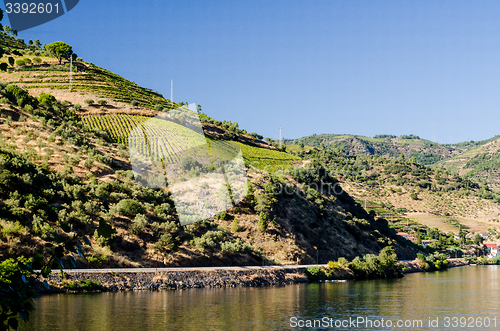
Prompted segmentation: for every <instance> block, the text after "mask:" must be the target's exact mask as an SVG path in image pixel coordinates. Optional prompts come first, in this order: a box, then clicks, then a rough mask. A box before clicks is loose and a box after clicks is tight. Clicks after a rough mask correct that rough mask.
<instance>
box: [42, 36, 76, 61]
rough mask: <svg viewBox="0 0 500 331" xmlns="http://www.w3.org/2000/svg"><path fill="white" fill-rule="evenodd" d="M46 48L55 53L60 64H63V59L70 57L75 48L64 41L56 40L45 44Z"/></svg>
mask: <svg viewBox="0 0 500 331" xmlns="http://www.w3.org/2000/svg"><path fill="white" fill-rule="evenodd" d="M45 49H46V50H47V51H49V52H50V53H52V54H53V55H55V56H56V57H57V58H58V59H59V64H61V62H62V59H66V60H67V59H69V57H70V56H71V55H72V54H73V48H72V47H71V45H68V44H66V43H64V42H62V41H56V42H53V43H52V44H48V45H47V46H45Z"/></svg>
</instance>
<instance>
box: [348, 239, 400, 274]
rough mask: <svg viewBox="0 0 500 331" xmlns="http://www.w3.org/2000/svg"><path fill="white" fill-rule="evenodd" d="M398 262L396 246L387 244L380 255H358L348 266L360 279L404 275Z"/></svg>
mask: <svg viewBox="0 0 500 331" xmlns="http://www.w3.org/2000/svg"><path fill="white" fill-rule="evenodd" d="M397 262H398V261H397V256H396V253H395V252H394V248H392V247H391V246H387V247H385V248H383V249H382V250H381V251H380V254H379V255H378V256H377V255H374V254H367V255H365V256H364V257H362V258H360V257H356V258H355V259H354V260H352V262H351V263H349V265H348V267H349V269H351V270H352V271H353V272H354V275H355V277H356V278H358V279H367V278H395V277H402V276H403V270H402V268H401V266H399V265H398V263H397Z"/></svg>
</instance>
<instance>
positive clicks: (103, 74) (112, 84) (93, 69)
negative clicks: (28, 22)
mask: <svg viewBox="0 0 500 331" xmlns="http://www.w3.org/2000/svg"><path fill="white" fill-rule="evenodd" d="M15 58H16V59H17V58H30V56H24V57H15ZM69 71H70V68H69V64H65V65H57V64H52V65H50V64H44V65H38V66H28V67H21V68H17V69H16V70H15V71H13V73H15V75H14V76H15V77H14V76H13V77H12V78H14V80H12V81H11V82H12V83H15V84H19V85H22V86H24V87H25V88H27V89H51V90H69V74H70V73H69ZM75 71H77V72H75ZM16 77H17V78H16ZM72 91H73V92H80V93H92V94H95V95H98V96H99V97H100V98H109V99H111V100H113V101H115V102H123V103H127V104H131V103H132V101H136V102H137V106H139V107H145V108H150V109H153V108H154V107H155V105H157V104H159V105H161V106H162V107H163V108H165V109H171V108H173V107H176V106H177V105H176V104H174V105H172V104H171V102H170V100H167V99H165V98H164V97H163V96H162V95H160V94H159V93H157V92H154V91H152V90H150V89H147V88H143V87H141V86H139V85H137V84H136V83H134V82H131V81H129V80H127V79H124V78H123V77H121V76H119V75H116V74H114V73H112V72H110V71H108V70H105V69H102V68H99V67H97V66H95V65H93V64H89V63H82V62H78V63H76V64H74V68H73V85H72Z"/></svg>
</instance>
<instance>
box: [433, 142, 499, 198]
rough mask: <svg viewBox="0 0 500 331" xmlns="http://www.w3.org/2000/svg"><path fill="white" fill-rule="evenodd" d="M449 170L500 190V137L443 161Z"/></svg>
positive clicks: (442, 163)
mask: <svg viewBox="0 0 500 331" xmlns="http://www.w3.org/2000/svg"><path fill="white" fill-rule="evenodd" d="M439 165H442V166H444V167H446V168H448V169H452V170H454V171H456V172H458V173H459V174H460V175H465V176H468V177H471V178H474V179H475V180H476V181H480V182H485V183H486V184H488V186H489V187H491V188H492V189H499V188H500V137H498V136H497V137H494V138H493V139H490V141H488V142H487V143H485V144H482V145H480V146H477V147H474V148H470V149H468V150H467V151H464V152H463V153H461V154H459V155H457V156H454V157H452V158H450V159H447V160H444V161H441V162H440V163H439Z"/></svg>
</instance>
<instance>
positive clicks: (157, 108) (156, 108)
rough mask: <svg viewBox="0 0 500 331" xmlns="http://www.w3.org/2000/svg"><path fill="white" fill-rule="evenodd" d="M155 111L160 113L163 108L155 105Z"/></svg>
mask: <svg viewBox="0 0 500 331" xmlns="http://www.w3.org/2000/svg"><path fill="white" fill-rule="evenodd" d="M155 110H157V111H162V110H163V106H162V105H160V104H159V103H157V104H156V105H155Z"/></svg>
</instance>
